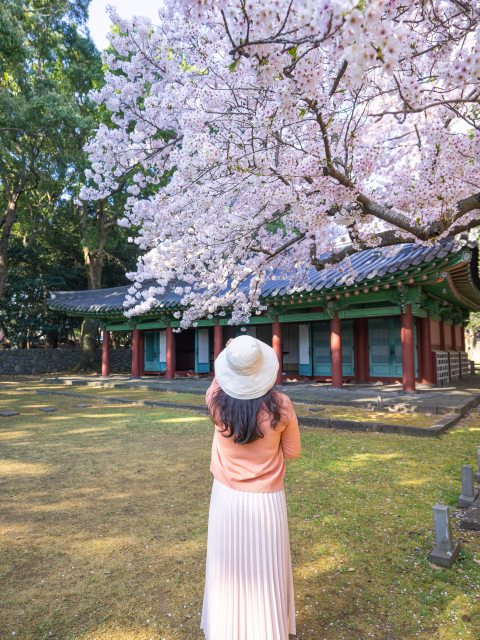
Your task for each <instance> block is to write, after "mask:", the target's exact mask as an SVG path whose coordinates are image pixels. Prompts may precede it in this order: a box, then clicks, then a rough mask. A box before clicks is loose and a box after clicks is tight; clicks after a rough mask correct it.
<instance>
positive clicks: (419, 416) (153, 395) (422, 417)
mask: <svg viewBox="0 0 480 640" xmlns="http://www.w3.org/2000/svg"><path fill="white" fill-rule="evenodd" d="M16 386H19V385H18V383H17V384H16ZM22 388H25V389H28V388H35V389H38V390H43V391H54V392H60V393H72V394H82V395H87V396H91V397H93V398H99V399H100V398H108V397H114V398H125V399H128V400H132V401H135V400H139V399H141V400H153V401H157V402H173V403H178V404H187V405H197V406H198V405H204V404H205V396H203V395H199V394H195V393H175V392H172V391H142V390H138V391H137V390H135V389H119V388H114V389H105V388H95V387H83V386H82V387H81V386H73V387H72V386H63V385H62V386H60V385H51V384H50V385H49V384H48V383H44V382H29V383H27V384H24V385H22ZM55 397H57V396H54V395H52V396H51V400H48V396H45V402H46V403H47V404H48V403H49V402H54V400H53V399H54V398H55ZM78 402H81V400H80V399H79V400H78ZM85 402H86V400H85ZM294 406H295V410H296V411H297V414H298V415H299V416H308V417H310V418H312V417H316V418H337V419H342V420H356V421H359V422H372V421H373V422H381V423H383V424H397V425H408V426H412V427H432V426H433V425H434V424H435V422H437V421H438V420H440V418H441V417H442V416H438V415H430V414H425V413H396V412H391V411H372V410H371V409H361V408H358V407H342V406H331V405H325V406H323V407H321V405H317V404H315V405H312V404H308V403H297V402H295V403H294ZM320 407H321V408H322V410H321V411H318V409H319V408H320ZM309 409H314V410H315V411H310V410H309Z"/></svg>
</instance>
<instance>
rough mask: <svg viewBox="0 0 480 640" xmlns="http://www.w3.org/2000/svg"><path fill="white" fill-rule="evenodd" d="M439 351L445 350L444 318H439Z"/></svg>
mask: <svg viewBox="0 0 480 640" xmlns="http://www.w3.org/2000/svg"><path fill="white" fill-rule="evenodd" d="M440 351H445V320H444V319H443V316H442V319H441V320H440Z"/></svg>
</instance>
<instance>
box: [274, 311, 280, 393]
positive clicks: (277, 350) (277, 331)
mask: <svg viewBox="0 0 480 640" xmlns="http://www.w3.org/2000/svg"><path fill="white" fill-rule="evenodd" d="M272 348H273V350H274V351H275V353H276V354H277V358H278V362H279V367H278V374H277V381H276V383H275V384H282V325H281V324H280V322H279V321H278V316H275V322H274V323H273V324H272Z"/></svg>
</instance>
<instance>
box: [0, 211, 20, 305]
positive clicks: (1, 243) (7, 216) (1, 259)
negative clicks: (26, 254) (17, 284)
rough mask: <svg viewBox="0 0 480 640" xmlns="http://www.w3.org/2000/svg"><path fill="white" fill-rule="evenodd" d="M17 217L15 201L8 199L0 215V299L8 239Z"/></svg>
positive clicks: (6, 272)
mask: <svg viewBox="0 0 480 640" xmlns="http://www.w3.org/2000/svg"><path fill="white" fill-rule="evenodd" d="M16 217H17V203H16V201H15V202H13V201H10V202H9V203H8V206H7V210H6V211H5V213H4V214H3V216H2V217H0V230H1V235H0V300H1V299H2V296H3V291H4V289H5V283H6V282H7V274H8V241H9V239H10V231H11V229H12V226H13V223H14V222H15V218H16Z"/></svg>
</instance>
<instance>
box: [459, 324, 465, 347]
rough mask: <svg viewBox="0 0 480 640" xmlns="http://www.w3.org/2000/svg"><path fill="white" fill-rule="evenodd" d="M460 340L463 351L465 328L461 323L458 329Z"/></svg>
mask: <svg viewBox="0 0 480 640" xmlns="http://www.w3.org/2000/svg"><path fill="white" fill-rule="evenodd" d="M460 339H461V346H462V351H465V327H464V326H463V322H462V325H461V327H460Z"/></svg>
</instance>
